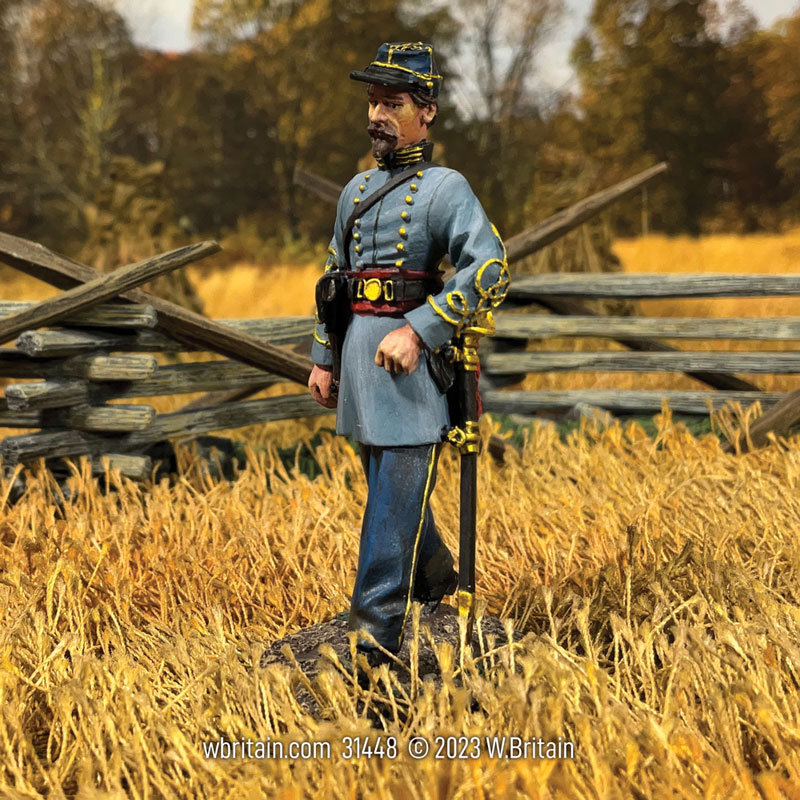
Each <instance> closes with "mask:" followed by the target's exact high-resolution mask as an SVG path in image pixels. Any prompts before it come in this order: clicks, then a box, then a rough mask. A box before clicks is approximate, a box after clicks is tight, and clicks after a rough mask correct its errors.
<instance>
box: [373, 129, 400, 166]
mask: <svg viewBox="0 0 800 800" xmlns="http://www.w3.org/2000/svg"><path fill="white" fill-rule="evenodd" d="M367 133H369V135H370V138H371V139H372V155H373V156H374V157H375V158H385V157H386V156H388V155H389V153H391V152H392V150H394V149H395V147H396V146H397V137H396V136H395V135H394V134H393V133H392V132H391V131H389V130H387V129H386V128H384V127H382V126H380V125H372V124H370V125H369V126H367Z"/></svg>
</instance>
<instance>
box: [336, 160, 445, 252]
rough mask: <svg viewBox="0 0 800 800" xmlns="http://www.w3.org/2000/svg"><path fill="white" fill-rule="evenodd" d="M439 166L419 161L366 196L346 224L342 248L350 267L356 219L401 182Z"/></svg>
mask: <svg viewBox="0 0 800 800" xmlns="http://www.w3.org/2000/svg"><path fill="white" fill-rule="evenodd" d="M438 166H439V165H438V164H437V163H435V162H434V161H421V162H417V163H416V164H414V165H413V166H411V167H409V168H408V169H404V170H403V171H402V172H399V173H398V174H397V175H395V176H394V178H392V179H391V180H389V181H386V183H384V184H383V186H381V188H380V189H378V190H377V191H376V192H373V193H372V194H371V195H370V196H369V197H367V198H365V199H364V200H363V201H362V202H361V203H359V204H358V207H357V208H356V209H355V210H354V211H353V213H352V214H351V215H350V217H349V218H348V220H347V224H346V225H345V226H344V236H343V248H342V249H343V250H344V254H343V255H344V261H345V264H346V266H347V267H348V268H349V267H350V238H351V237H352V235H353V225H354V224H355V221H356V220H357V219H358V218H359V217H361V216H363V215H364V214H365V213H366V212H367V211H368V210H369V209H370V208H372V206H374V205H375V204H376V203H378V202H380V201H381V200H382V199H383V198H384V197H386V195H387V194H389V192H391V191H392V189H394V188H395V187H396V186H399V185H400V184H401V183H405V182H406V181H407V180H408V179H409V178H413V177H414V175H416V174H417V173H418V172H420V171H421V170H426V169H428V168H429V167H438Z"/></svg>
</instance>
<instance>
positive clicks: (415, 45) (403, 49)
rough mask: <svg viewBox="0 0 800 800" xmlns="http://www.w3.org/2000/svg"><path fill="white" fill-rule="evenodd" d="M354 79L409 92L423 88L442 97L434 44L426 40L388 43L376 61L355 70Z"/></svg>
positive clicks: (433, 94)
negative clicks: (434, 56)
mask: <svg viewBox="0 0 800 800" xmlns="http://www.w3.org/2000/svg"><path fill="white" fill-rule="evenodd" d="M350 77H351V78H352V79H353V80H354V81H364V82H365V83H380V84H382V85H383V86H396V87H397V88H399V89H405V91H411V90H412V89H421V90H422V91H423V92H426V93H427V94H430V95H432V96H433V97H438V96H439V89H440V88H441V85H442V76H441V75H439V74H438V70H437V69H436V62H435V61H434V58H433V47H431V45H429V44H425V43H424V42H384V43H383V44H382V45H381V46H380V47H379V48H378V55H376V56H375V60H374V61H373V62H372V63H371V64H370V65H369V66H368V67H365V68H364V69H363V70H353V71H352V72H351V73H350Z"/></svg>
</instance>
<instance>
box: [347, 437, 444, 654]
mask: <svg viewBox="0 0 800 800" xmlns="http://www.w3.org/2000/svg"><path fill="white" fill-rule="evenodd" d="M359 446H360V448H361V462H362V464H363V466H364V474H365V475H366V478H367V486H368V489H369V492H368V497H367V507H366V509H365V511H364V520H363V523H362V525H361V541H360V545H359V551H358V572H357V574H356V582H355V586H354V588H353V597H352V600H351V603H350V619H349V628H350V630H359V629H360V628H365V629H366V630H367V631H369V632H370V633H371V634H372V636H374V637H375V639H376V640H377V641H378V642H379V643H380V644H381V646H383V647H385V648H386V649H387V650H389V651H390V652H397V651H398V650H399V649H400V646H401V644H402V642H403V630H404V628H405V623H406V620H407V618H408V615H409V612H410V609H411V602H412V600H418V601H422V602H424V601H426V600H429V599H433V598H432V597H431V592H432V591H435V590H436V589H437V588H438V587H440V586H441V584H442V582H443V581H446V580H447V578H448V577H449V576H450V575H451V574H452V571H453V556H452V555H451V554H450V551H449V550H448V549H447V547H446V545H445V544H444V542H442V540H441V537H440V536H439V533H438V531H437V530H436V524H435V522H434V519H433V512H432V511H431V508H430V503H429V500H430V496H431V492H432V491H433V487H434V485H435V484H436V466H437V462H438V460H439V452H440V450H441V444H427V445H418V446H414V447H376V446H372V445H364V444H361V445H359ZM359 647H363V648H364V649H371V645H369V643H368V642H366V641H365V640H362V639H359Z"/></svg>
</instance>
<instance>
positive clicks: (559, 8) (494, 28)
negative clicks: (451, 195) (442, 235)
mask: <svg viewBox="0 0 800 800" xmlns="http://www.w3.org/2000/svg"><path fill="white" fill-rule="evenodd" d="M562 12H563V2H562V0H465V1H464V2H461V3H458V4H455V5H454V7H453V11H452V13H453V16H454V18H455V20H456V23H457V24H458V27H459V32H458V37H457V38H456V46H455V51H456V52H455V57H454V58H453V63H454V66H455V69H456V70H457V75H454V76H453V77H452V78H451V79H450V81H449V86H448V87H447V91H448V92H449V93H450V95H451V96H454V97H455V102H456V103H457V104H458V110H459V112H460V114H461V115H462V116H463V118H464V121H465V123H466V124H464V125H460V126H457V127H458V135H459V137H460V138H461V142H459V141H458V138H457V137H456V136H451V137H450V138H451V142H450V143H449V145H448V152H449V153H452V154H453V155H454V156H456V157H458V158H459V161H460V163H461V164H463V166H464V172H465V174H467V176H468V177H469V178H470V180H471V182H472V183H473V186H474V188H475V189H476V191H477V192H478V194H479V195H480V196H481V198H482V200H483V202H484V204H485V205H486V208H487V210H488V212H489V213H490V214H491V215H492V217H493V218H494V219H496V220H497V222H498V224H499V225H501V228H504V229H508V228H510V229H519V228H520V227H524V226H525V225H527V224H529V220H528V219H526V218H525V217H524V212H523V208H524V205H525V201H526V198H527V197H528V196H529V194H530V189H531V184H532V182H533V177H534V174H535V172H536V169H537V152H538V149H539V148H540V147H541V145H542V144H543V134H544V131H545V126H544V124H543V119H542V113H541V111H540V107H539V106H540V98H539V96H538V94H537V91H536V89H535V85H534V78H535V69H534V66H535V65H534V62H535V56H536V52H537V50H538V48H539V46H540V45H541V43H542V42H543V41H544V40H545V39H546V38H547V36H548V35H549V33H550V32H551V30H552V28H553V26H554V24H555V23H556V22H557V21H558V20H559V18H560V16H561V14H562ZM456 125H457V122H456ZM453 127H456V126H453Z"/></svg>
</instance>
